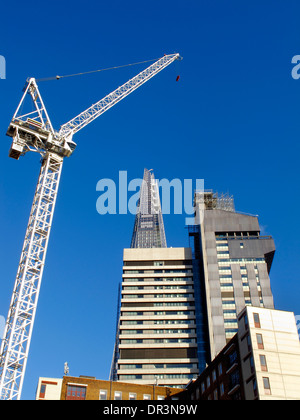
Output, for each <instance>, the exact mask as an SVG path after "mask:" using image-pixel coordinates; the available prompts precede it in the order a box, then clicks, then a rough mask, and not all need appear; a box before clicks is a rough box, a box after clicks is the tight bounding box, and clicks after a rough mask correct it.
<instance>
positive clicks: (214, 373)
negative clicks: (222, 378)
mask: <svg viewBox="0 0 300 420" xmlns="http://www.w3.org/2000/svg"><path fill="white" fill-rule="evenodd" d="M212 380H213V382H215V381H216V380H217V374H216V371H215V369H214V370H213V371H212Z"/></svg>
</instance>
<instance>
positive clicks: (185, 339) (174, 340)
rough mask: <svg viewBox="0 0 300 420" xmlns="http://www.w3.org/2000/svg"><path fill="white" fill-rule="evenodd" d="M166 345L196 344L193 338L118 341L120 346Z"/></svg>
mask: <svg viewBox="0 0 300 420" xmlns="http://www.w3.org/2000/svg"><path fill="white" fill-rule="evenodd" d="M167 343H196V340H195V339H194V338H162V339H158V340H151V339H148V340H139V339H136V340H134V339H133V340H120V344H167Z"/></svg>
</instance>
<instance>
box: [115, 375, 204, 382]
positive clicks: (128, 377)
mask: <svg viewBox="0 0 300 420" xmlns="http://www.w3.org/2000/svg"><path fill="white" fill-rule="evenodd" d="M196 378H197V374H196V373H177V374H160V373H156V374H155V375H119V376H118V380H119V381H124V380H125V381H126V380H135V379H137V380H140V379H146V380H149V381H150V380H155V379H196Z"/></svg>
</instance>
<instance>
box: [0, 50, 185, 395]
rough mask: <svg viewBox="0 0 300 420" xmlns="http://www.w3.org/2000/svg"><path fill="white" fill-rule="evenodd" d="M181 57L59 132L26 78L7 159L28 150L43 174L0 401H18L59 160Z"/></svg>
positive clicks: (12, 314) (2, 368)
mask: <svg viewBox="0 0 300 420" xmlns="http://www.w3.org/2000/svg"><path fill="white" fill-rule="evenodd" d="M180 58H181V57H180V55H179V54H170V55H164V56H163V57H162V58H160V59H159V60H157V61H156V62H155V63H153V64H152V65H150V66H149V67H147V68H146V69H145V70H144V71H142V72H141V73H139V74H138V75H136V76H135V77H133V78H132V79H130V80H129V81H128V82H126V83H125V84H124V85H122V86H120V87H118V88H117V89H116V90H114V91H113V92H111V93H110V94H109V95H107V96H105V97H104V98H103V99H101V100H100V101H99V102H97V103H96V104H94V105H92V106H90V107H89V108H88V109H86V110H85V111H83V112H82V113H81V114H79V115H78V116H76V117H75V118H73V119H72V120H70V121H69V122H67V123H66V124H63V125H62V126H61V128H60V130H59V131H56V130H54V129H53V127H52V124H51V121H50V118H49V116H48V113H47V110H46V107H45V105H44V102H43V100H42V97H41V94H40V92H39V88H38V85H37V81H36V79H35V78H30V79H27V82H26V85H25V88H24V94H23V96H22V99H21V101H20V103H19V106H18V108H17V110H16V112H15V114H14V116H13V118H12V121H11V123H10V125H9V127H8V130H7V135H8V136H10V137H12V139H13V142H12V145H11V148H10V151H9V157H11V158H14V159H17V160H18V159H19V158H20V156H23V155H25V154H26V153H27V152H29V151H34V152H38V153H39V154H40V155H41V157H42V158H41V170H40V174H39V178H38V183H37V187H36V190H35V194H34V199H33V204H32V208H31V212H30V217H29V222H28V226H27V230H26V234H25V240H24V244H23V248H22V253H21V258H20V262H19V266H18V270H17V276H16V281H15V284H14V289H13V294H12V299H11V303H10V306H9V311H8V316H7V320H6V325H5V330H4V335H3V340H2V342H1V349H0V399H3V400H19V399H20V398H21V392H22V386H23V381H24V375H25V369H26V364H27V360H28V353H29V347H30V341H31V336H32V330H33V324H34V319H35V314H36V309H37V303H38V297H39V291H40V287H41V281H42V275H43V270H44V267H45V258H46V253H47V246H48V242H49V236H50V230H51V225H52V220H53V214H54V209H55V202H56V198H57V192H58V187H59V182H60V176H61V171H62V166H63V160H64V158H65V157H69V156H71V155H72V153H73V152H74V150H75V148H76V143H75V142H74V141H73V136H74V134H76V133H77V132H78V131H79V130H81V129H82V128H84V127H85V126H87V125H88V124H90V123H91V122H92V121H94V120H95V119H96V118H98V117H99V116H100V115H102V114H103V113H104V112H106V111H107V110H108V109H110V108H111V107H113V106H114V105H116V104H117V103H118V102H120V101H121V100H122V99H124V98H125V97H126V96H128V95H129V94H130V93H132V92H133V91H134V90H136V89H137V88H139V87H140V86H142V85H143V84H144V83H146V82H147V81H148V80H150V79H151V78H152V77H153V76H155V75H156V74H158V73H159V72H160V71H161V70H163V69H164V68H166V67H167V66H169V65H170V64H171V63H173V62H174V61H175V60H178V59H180ZM27 95H30V96H31V99H32V102H33V104H34V108H33V109H34V110H33V111H32V112H29V113H27V114H24V115H22V113H21V110H22V105H23V103H24V101H25V98H26V97H27Z"/></svg>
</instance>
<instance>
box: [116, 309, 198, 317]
mask: <svg viewBox="0 0 300 420" xmlns="http://www.w3.org/2000/svg"><path fill="white" fill-rule="evenodd" d="M161 315H170V316H172V315H195V312H194V311H172V310H170V311H155V312H151V311H146V312H142V311H130V312H129V311H128V312H125V311H124V312H122V313H121V316H161Z"/></svg>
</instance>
